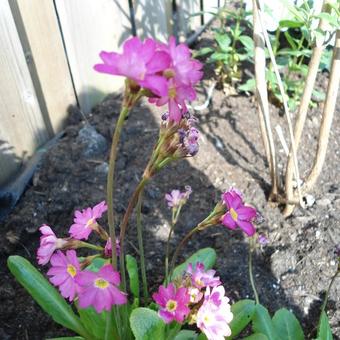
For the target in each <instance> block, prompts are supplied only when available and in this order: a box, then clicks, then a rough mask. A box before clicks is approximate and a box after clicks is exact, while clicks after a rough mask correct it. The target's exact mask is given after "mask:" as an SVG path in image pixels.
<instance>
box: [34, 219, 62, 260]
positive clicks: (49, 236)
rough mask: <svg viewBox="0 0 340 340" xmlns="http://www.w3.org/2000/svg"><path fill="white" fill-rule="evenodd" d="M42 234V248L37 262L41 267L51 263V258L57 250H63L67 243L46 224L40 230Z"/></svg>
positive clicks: (38, 252) (38, 253) (39, 249)
mask: <svg viewBox="0 0 340 340" xmlns="http://www.w3.org/2000/svg"><path fill="white" fill-rule="evenodd" d="M39 230H40V232H41V236H40V247H39V248H38V251H37V260H38V263H39V264H40V265H45V264H46V263H48V262H49V260H50V258H51V256H52V255H53V253H54V252H55V250H56V249H61V248H62V247H63V246H64V245H65V244H66V243H67V241H66V240H63V239H62V238H57V237H56V235H55V234H54V232H53V230H52V229H51V227H49V226H48V225H46V224H44V225H42V226H41V227H40V228H39Z"/></svg>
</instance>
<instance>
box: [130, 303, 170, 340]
mask: <svg viewBox="0 0 340 340" xmlns="http://www.w3.org/2000/svg"><path fill="white" fill-rule="evenodd" d="M130 327H131V329H132V333H133V335H134V336H135V337H136V340H151V339H157V340H163V339H164V330H165V323H164V321H163V320H162V319H161V318H160V317H159V316H158V314H157V313H156V312H155V311H153V310H151V309H149V308H144V307H143V308H142V307H141V308H136V309H135V310H134V311H132V313H131V316H130Z"/></svg>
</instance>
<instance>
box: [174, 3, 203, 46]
mask: <svg viewBox="0 0 340 340" xmlns="http://www.w3.org/2000/svg"><path fill="white" fill-rule="evenodd" d="M176 7H177V23H178V24H177V29H178V36H179V39H180V41H184V40H185V39H186V38H187V37H188V36H189V35H190V34H191V33H193V32H194V31H195V30H196V29H197V28H199V27H200V26H201V16H200V15H196V16H190V15H192V14H194V13H198V12H200V11H201V6H200V0H177V2H176Z"/></svg>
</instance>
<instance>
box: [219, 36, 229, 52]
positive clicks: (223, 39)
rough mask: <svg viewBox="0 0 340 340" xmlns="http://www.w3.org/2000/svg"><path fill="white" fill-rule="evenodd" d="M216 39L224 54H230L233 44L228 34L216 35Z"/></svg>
mask: <svg viewBox="0 0 340 340" xmlns="http://www.w3.org/2000/svg"><path fill="white" fill-rule="evenodd" d="M215 39H216V41H217V43H218V46H219V47H220V49H221V50H222V51H223V52H228V50H229V49H228V48H229V46H230V43H231V39H230V37H229V36H228V35H227V34H221V33H216V34H215Z"/></svg>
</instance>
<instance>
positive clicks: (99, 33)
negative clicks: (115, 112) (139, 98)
mask: <svg viewBox="0 0 340 340" xmlns="http://www.w3.org/2000/svg"><path fill="white" fill-rule="evenodd" d="M55 4H56V8H57V12H58V16H59V20H60V24H61V29H62V33H63V36H64V41H65V45H66V50H67V55H68V59H69V64H70V68H71V73H72V77H73V81H74V85H75V89H76V93H77V96H78V101H79V104H80V107H81V109H82V110H83V111H84V112H85V113H86V112H89V111H90V110H91V108H92V107H93V105H95V104H96V103H98V102H99V101H100V100H102V99H103V97H104V96H106V95H107V94H108V93H110V92H113V91H115V90H118V89H119V88H120V87H121V86H123V78H122V77H112V76H110V75H106V74H100V73H97V72H95V71H94V70H93V65H94V64H96V63H98V62H100V58H99V55H98V54H99V53H100V51H102V50H105V51H114V50H117V49H118V47H119V46H121V44H122V43H123V42H124V40H126V39H127V38H128V37H130V35H131V23H130V12H129V6H128V0H96V1H93V0H56V1H55Z"/></svg>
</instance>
